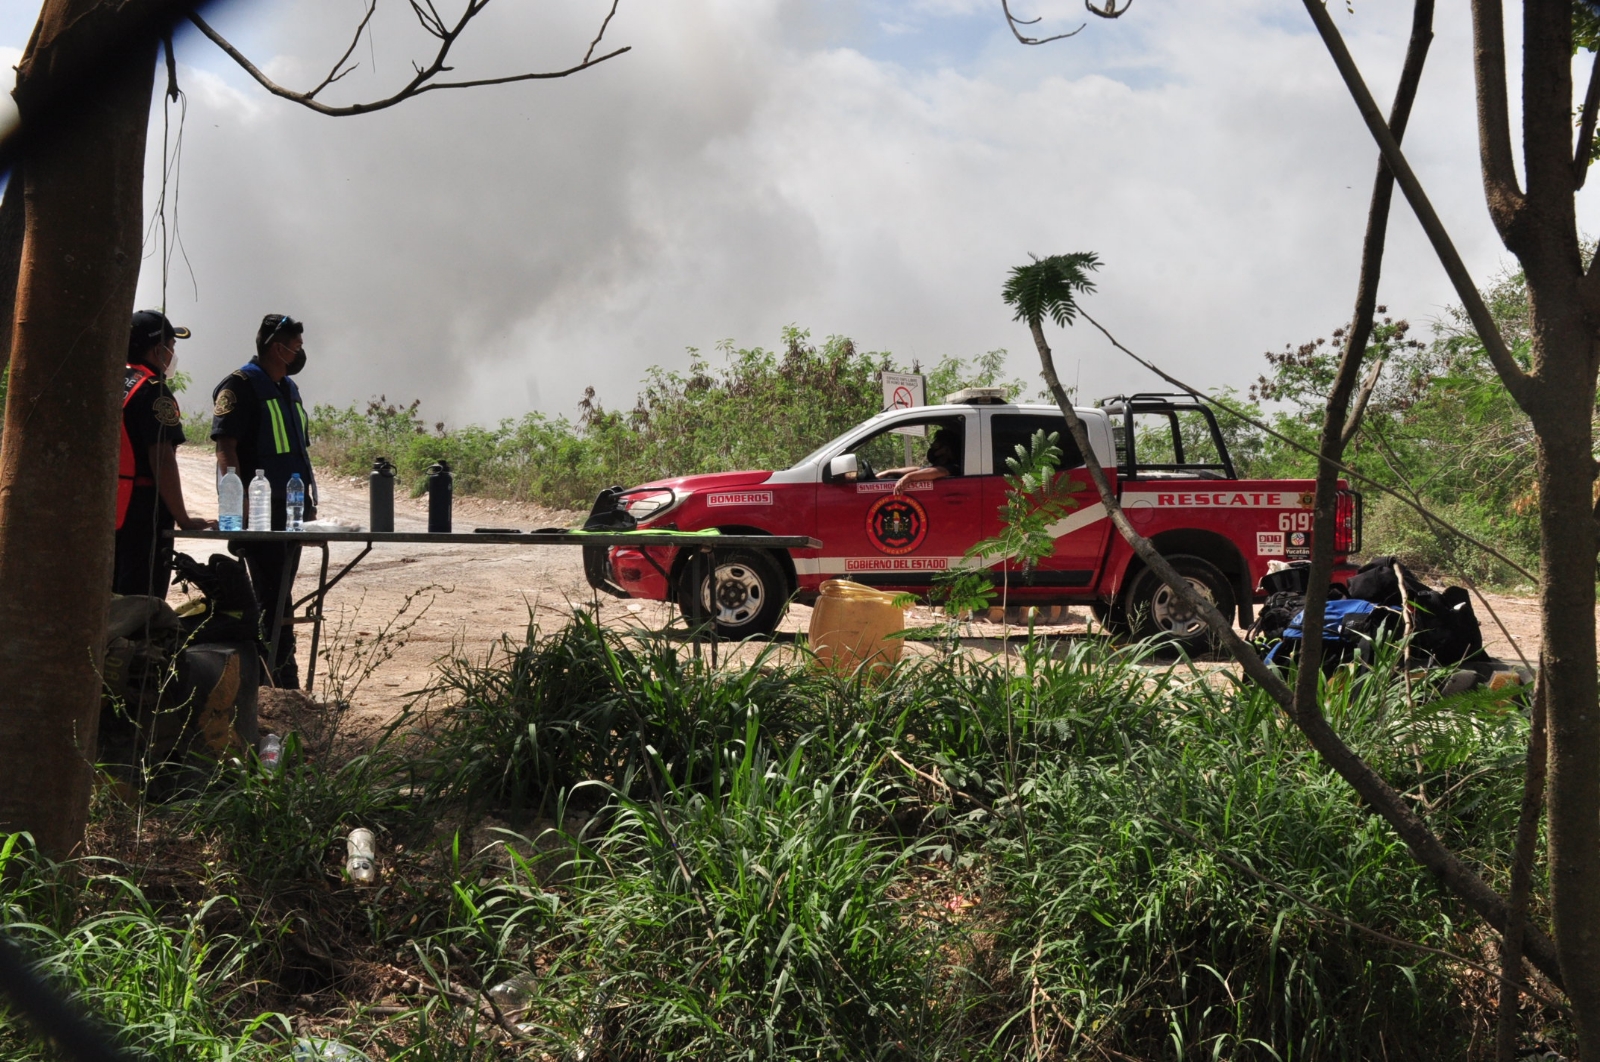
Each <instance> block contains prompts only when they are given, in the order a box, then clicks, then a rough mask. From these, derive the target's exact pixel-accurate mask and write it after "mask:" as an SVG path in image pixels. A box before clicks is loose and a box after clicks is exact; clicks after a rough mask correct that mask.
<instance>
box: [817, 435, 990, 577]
mask: <svg viewBox="0 0 1600 1062" xmlns="http://www.w3.org/2000/svg"><path fill="white" fill-rule="evenodd" d="M906 427H920V428H922V429H923V434H922V435H921V436H907V435H902V434H895V433H894V431H893V429H894V428H906ZM977 437H978V432H977V417H976V415H974V414H971V413H951V412H948V411H945V412H941V413H939V414H925V415H922V416H916V415H909V416H907V417H905V418H903V419H900V420H897V421H895V422H894V423H893V424H892V425H890V426H887V427H885V428H883V429H882V430H880V431H879V432H878V433H877V434H875V435H872V436H869V437H868V438H865V439H862V440H859V441H857V442H856V443H855V444H854V445H853V446H852V447H851V450H850V452H852V453H854V454H855V455H856V460H857V462H858V465H859V469H860V471H859V472H858V474H857V475H856V477H855V478H853V479H850V480H840V481H835V482H824V483H821V484H819V486H818V488H817V537H818V538H820V539H821V540H822V541H823V543H824V547H823V550H822V572H823V575H824V577H832V576H839V575H842V576H844V577H845V578H847V579H853V580H855V581H856V582H859V583H865V584H867V585H868V586H881V587H886V588H892V589H903V590H911V591H919V590H926V589H927V588H928V587H929V585H930V584H931V583H932V582H933V577H934V576H935V575H937V574H938V573H940V572H942V571H945V570H946V569H948V568H950V567H952V566H954V565H956V564H958V563H959V562H960V560H961V557H962V555H963V554H964V553H966V551H967V549H968V548H969V547H970V546H972V544H973V543H975V542H977V541H978V538H979V533H980V532H979V528H980V523H981V521H982V513H981V512H980V509H981V502H982V498H983V487H982V483H981V482H980V477H979V476H978V475H977V474H976V473H977V471H978V469H979V467H980V465H979V462H978V460H977V457H978V453H977V450H978V447H977ZM908 439H909V442H910V449H911V461H910V463H909V464H908V463H907V461H906V456H905V455H906V446H907V440H908ZM936 439H944V440H947V441H949V442H950V443H951V444H952V445H954V446H955V448H956V450H957V452H956V455H955V458H954V460H953V462H952V463H953V466H954V467H952V468H951V471H952V472H955V473H958V474H955V475H951V476H949V477H947V478H944V479H937V480H934V481H932V482H928V483H916V484H911V485H910V487H909V489H908V490H906V491H905V492H904V493H903V494H896V493H894V485H895V479H896V478H897V477H896V476H895V475H894V474H893V471H892V470H895V469H905V468H911V467H920V466H922V465H924V464H925V463H926V461H927V453H928V449H929V447H930V444H932V443H933V442H934V441H935V440H936Z"/></svg>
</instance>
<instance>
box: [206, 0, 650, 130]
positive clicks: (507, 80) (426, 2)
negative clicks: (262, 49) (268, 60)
mask: <svg viewBox="0 0 1600 1062" xmlns="http://www.w3.org/2000/svg"><path fill="white" fill-rule="evenodd" d="M487 4H488V0H468V3H467V6H466V8H465V9H464V10H463V11H462V14H461V17H460V19H458V20H457V21H456V23H455V25H454V26H447V25H446V24H445V23H444V20H443V19H442V18H441V17H440V16H439V12H438V10H437V9H436V8H435V7H434V6H433V2H432V0H411V9H412V11H414V12H415V13H416V16H417V20H418V21H419V22H421V23H422V26H423V28H424V29H425V30H427V31H428V32H429V33H430V34H432V35H433V36H435V37H437V38H438V39H439V49H438V51H437V52H436V53H435V54H434V57H433V61H432V62H430V63H429V64H428V65H427V66H417V65H415V64H413V67H412V68H413V70H414V71H415V73H414V74H413V76H412V78H411V80H410V81H408V82H406V84H405V85H404V86H402V87H401V88H400V89H399V90H398V91H397V92H395V93H394V94H392V95H390V96H386V97H384V98H383V99H379V100H373V101H371V102H368V103H351V104H346V105H344V106H331V105H329V104H326V103H323V102H322V101H321V100H318V99H315V98H314V97H315V95H316V93H318V92H320V91H321V90H322V89H324V88H326V87H327V86H328V85H329V84H331V83H332V81H336V80H338V78H337V77H335V78H332V79H331V80H324V82H323V83H322V84H321V85H318V86H317V87H316V88H315V89H312V90H311V91H310V92H300V91H298V90H295V89H291V88H287V87H285V86H283V85H280V84H278V83H277V82H276V81H274V80H272V79H271V78H270V77H268V76H267V75H266V74H265V73H263V72H262V71H261V69H260V68H259V67H257V66H256V65H255V64H254V63H252V62H251V61H250V60H249V58H247V57H246V56H245V55H244V53H242V52H240V51H239V49H237V48H235V47H234V46H233V45H232V44H231V43H229V42H228V40H227V39H226V38H225V37H223V36H222V34H220V33H218V32H217V31H216V30H215V29H213V28H212V27H211V26H210V24H209V23H207V22H206V21H205V19H203V18H201V17H200V16H199V15H198V14H191V15H189V21H191V22H193V23H194V24H195V26H196V28H198V29H199V30H200V32H201V33H203V34H205V35H206V36H207V37H208V38H210V40H211V42H212V43H213V44H215V45H216V46H217V47H219V48H221V49H222V50H223V51H224V52H226V53H227V54H228V57H229V58H230V59H232V60H233V61H234V62H236V63H238V64H239V66H240V67H242V68H243V69H244V71H245V72H246V73H247V74H249V75H250V76H251V77H253V78H255V79H256V82H257V84H259V85H260V86H261V87H262V88H264V89H266V90H267V91H268V92H270V93H272V94H273V95H274V96H279V97H281V98H283V99H286V100H289V101H291V102H294V103H298V104H300V105H301V106H302V107H307V108H309V109H311V110H313V111H316V112H317V113H318V114H326V115H330V116H332V117H344V116H347V115H353V114H368V113H371V112H372V111H381V110H384V109H386V108H389V107H393V106H394V105H395V104H397V103H401V102H403V101H405V100H408V99H411V98H412V97H414V96H420V95H422V94H423V93H425V92H434V91H437V90H440V89H464V88H479V87H482V86H484V85H509V84H512V83H513V82H517V81H548V80H554V79H557V78H563V77H570V76H571V75H573V74H576V73H578V72H579V71H582V70H587V69H589V68H590V67H592V66H598V65H600V64H601V63H603V62H605V61H606V60H607V59H615V58H616V57H617V56H619V55H622V54H623V53H624V52H629V51H632V50H633V49H632V47H631V46H626V47H622V48H617V49H615V50H613V51H610V52H607V53H606V54H604V55H601V56H595V55H594V47H595V45H597V44H598V43H599V42H600V38H599V37H598V36H597V37H596V38H595V40H594V43H593V44H591V45H590V46H589V54H587V55H585V56H584V59H583V62H581V63H578V64H577V65H576V66H570V67H567V68H566V69H565V70H551V71H543V72H538V73H528V74H510V75H507V76H505V77H487V78H475V79H473V80H470V81H436V80H434V78H436V77H438V76H439V75H440V74H443V73H448V72H450V71H451V70H453V69H454V68H453V67H451V66H448V65H446V59H447V58H448V57H449V54H450V48H451V47H452V46H453V45H454V44H455V42H456V41H457V40H458V39H459V38H460V36H461V34H462V32H463V31H464V30H465V29H466V28H467V25H468V23H470V22H471V21H472V19H473V18H474V17H476V16H477V15H478V13H479V12H481V11H482V10H483V9H484V7H485V6H486V5H487ZM615 13H616V4H615V3H613V4H612V9H611V13H610V14H608V15H607V16H606V22H608V23H609V22H610V21H611V15H614V14H615ZM370 14H371V13H370V11H369V13H368V17H370ZM604 31H605V27H604V26H602V27H601V33H602V34H603V33H604ZM358 35H359V34H358ZM351 48H352V49H353V48H354V44H352V45H351ZM348 55H349V52H346V56H347V57H348ZM342 61H343V60H341V62H342ZM335 69H336V70H337V69H338V67H337V65H336V66H335ZM339 76H341V77H342V76H343V75H342V74H341V75H339Z"/></svg>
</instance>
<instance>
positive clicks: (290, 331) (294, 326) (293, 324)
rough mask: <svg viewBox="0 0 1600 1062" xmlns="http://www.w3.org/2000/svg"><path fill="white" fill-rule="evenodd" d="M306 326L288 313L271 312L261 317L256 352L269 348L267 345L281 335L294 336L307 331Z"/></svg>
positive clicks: (257, 331) (257, 332)
mask: <svg viewBox="0 0 1600 1062" xmlns="http://www.w3.org/2000/svg"><path fill="white" fill-rule="evenodd" d="M305 330H306V326H305V325H304V324H302V323H300V322H299V321H296V320H295V319H294V318H293V317H290V316H289V315H288V314H286V313H269V314H267V315H266V316H265V317H263V318H262V319H261V327H260V328H258V329H256V353H257V354H260V353H261V352H262V351H264V350H266V349H267V345H268V344H270V343H271V342H272V341H273V340H274V339H277V338H279V337H280V336H288V337H289V338H291V339H292V338H294V337H295V336H298V335H303V334H304V333H305Z"/></svg>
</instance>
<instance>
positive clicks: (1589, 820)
mask: <svg viewBox="0 0 1600 1062" xmlns="http://www.w3.org/2000/svg"><path fill="white" fill-rule="evenodd" d="M1547 358H1548V352H1547ZM1555 360H1556V359H1553V358H1548V360H1547V361H1546V371H1547V372H1548V371H1549V369H1550V368H1551V367H1552V366H1551V365H1550V362H1551V361H1555ZM1589 379H1590V380H1591V381H1592V380H1593V377H1592V376H1590V378H1589ZM1561 405H1562V406H1564V407H1567V408H1565V409H1563V410H1556V411H1551V412H1552V414H1553V415H1547V416H1546V417H1541V418H1539V419H1540V420H1544V421H1545V423H1544V424H1543V425H1539V424H1538V421H1537V420H1536V421H1535V424H1536V426H1538V427H1539V428H1540V430H1539V432H1538V445H1539V502H1540V514H1539V525H1540V550H1539V553H1540V576H1541V580H1540V581H1541V583H1542V584H1543V586H1542V593H1541V601H1540V606H1541V607H1540V629H1541V633H1542V635H1543V638H1544V651H1543V657H1544V672H1543V674H1542V675H1541V682H1543V683H1544V685H1545V687H1546V689H1547V690H1548V693H1547V697H1546V701H1545V705H1546V713H1547V718H1548V725H1549V774H1550V781H1549V824H1550V826H1549V839H1548V842H1547V843H1548V849H1549V857H1550V912H1551V926H1552V928H1553V930H1554V933H1555V938H1556V950H1557V954H1558V955H1559V956H1560V959H1561V973H1562V979H1563V981H1564V982H1565V986H1566V990H1567V996H1568V998H1570V999H1571V1000H1572V1009H1573V1012H1574V1013H1575V1014H1576V1015H1577V1020H1578V1035H1579V1041H1580V1042H1581V1043H1582V1044H1583V1045H1584V1046H1585V1048H1589V1047H1590V1046H1591V1045H1600V896H1597V892H1596V890H1597V887H1600V777H1597V775H1596V768H1597V765H1600V719H1597V718H1596V688H1595V624H1594V606H1595V587H1594V580H1595V559H1594V558H1595V525H1594V521H1593V520H1592V519H1591V518H1590V509H1591V507H1592V504H1593V503H1592V495H1591V484H1592V482H1593V475H1594V473H1593V469H1594V458H1593V456H1592V447H1593V440H1592V439H1591V438H1590V435H1591V432H1590V428H1589V413H1590V411H1591V410H1592V409H1593V408H1594V387H1593V384H1592V382H1591V383H1590V385H1589V386H1588V387H1585V386H1584V385H1583V381H1582V378H1581V375H1580V376H1579V378H1578V379H1573V380H1572V382H1571V388H1570V391H1569V393H1568V394H1567V395H1566V396H1565V397H1564V398H1563V400H1562V401H1561ZM1585 1057H1588V1056H1587V1055H1585Z"/></svg>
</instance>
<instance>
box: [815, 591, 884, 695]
mask: <svg viewBox="0 0 1600 1062" xmlns="http://www.w3.org/2000/svg"><path fill="white" fill-rule="evenodd" d="M894 599H895V595H894V594H887V593H884V592H883V591H882V590H874V589H872V587H870V586H862V585H861V584H860V583H853V582H850V581H849V580H848V579H829V580H827V581H826V582H824V583H823V584H822V587H821V590H820V595H819V596H818V598H817V603H816V606H815V607H814V608H813V610H812V612H811V651H812V652H813V653H815V654H816V658H817V663H818V664H819V665H821V666H822V667H825V668H829V669H831V670H834V671H839V672H843V673H844V674H852V673H854V672H855V671H856V669H858V668H860V667H861V666H862V665H863V664H868V665H870V666H871V668H872V669H873V670H874V671H887V670H888V669H889V668H891V667H893V666H894V664H895V662H896V661H898V660H899V659H900V650H901V649H902V648H903V647H904V642H903V641H902V640H901V639H899V638H890V637H889V635H890V634H893V633H894V632H895V631H899V630H904V629H905V625H906V612H905V609H903V608H900V607H898V606H896V605H895V603H894Z"/></svg>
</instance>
